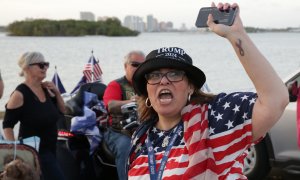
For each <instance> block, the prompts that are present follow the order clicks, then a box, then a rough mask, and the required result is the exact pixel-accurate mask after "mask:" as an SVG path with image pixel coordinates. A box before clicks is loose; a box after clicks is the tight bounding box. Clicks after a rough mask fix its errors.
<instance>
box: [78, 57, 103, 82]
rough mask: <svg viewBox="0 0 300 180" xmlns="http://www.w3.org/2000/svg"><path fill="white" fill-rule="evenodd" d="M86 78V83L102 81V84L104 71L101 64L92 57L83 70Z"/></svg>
mask: <svg viewBox="0 0 300 180" xmlns="http://www.w3.org/2000/svg"><path fill="white" fill-rule="evenodd" d="M83 74H84V77H85V78H86V83H89V82H94V81H101V82H102V70H101V68H100V66H99V63H98V62H97V61H96V59H95V57H94V56H93V55H92V56H91V57H90V59H89V61H88V63H87V64H86V65H85V67H84V70H83Z"/></svg>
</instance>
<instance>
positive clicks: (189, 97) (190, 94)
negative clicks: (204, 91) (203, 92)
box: [188, 93, 193, 102]
mask: <svg viewBox="0 0 300 180" xmlns="http://www.w3.org/2000/svg"><path fill="white" fill-rule="evenodd" d="M192 94H193V93H189V95H188V102H190V101H191V97H192Z"/></svg>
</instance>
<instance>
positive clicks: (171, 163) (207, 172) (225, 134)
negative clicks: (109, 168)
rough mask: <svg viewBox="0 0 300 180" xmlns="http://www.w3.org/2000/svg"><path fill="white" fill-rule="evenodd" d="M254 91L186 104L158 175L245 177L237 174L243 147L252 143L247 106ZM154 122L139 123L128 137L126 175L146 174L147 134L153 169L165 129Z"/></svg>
mask: <svg viewBox="0 0 300 180" xmlns="http://www.w3.org/2000/svg"><path fill="white" fill-rule="evenodd" d="M256 98H257V95H256V94H255V93H252V92H236V93H231V94H225V93H221V94H219V95H217V96H216V97H215V98H214V100H213V101H212V102H210V103H209V104H203V105H193V104H189V105H187V106H186V107H184V109H183V110H182V112H181V114H182V122H181V123H183V127H184V128H183V132H179V134H180V135H179V136H178V139H176V141H175V143H174V145H173V146H172V148H171V150H170V154H169V156H168V161H167V163H166V166H165V168H164V171H163V175H162V179H163V180H177V179H197V180H199V179H200V180H204V179H205V180H214V179H230V180H235V179H247V178H246V176H244V175H243V162H244V158H245V157H246V156H247V154H246V153H245V150H246V149H247V148H249V147H250V145H251V144H252V124H251V123H252V120H251V118H252V109H253V106H254V103H255V101H256ZM155 123H156V121H155V120H150V121H146V122H145V123H144V124H142V125H141V126H140V127H139V128H138V129H137V130H136V132H135V133H134V134H133V136H132V147H131V150H130V155H129V159H128V166H127V170H128V178H129V179H130V180H137V179H139V180H141V179H145V180H146V179H150V174H149V168H148V166H149V164H148V151H147V147H146V144H145V140H146V139H147V136H149V137H150V140H151V141H152V145H153V148H154V152H155V159H156V169H157V170H158V168H159V166H160V163H161V160H162V157H163V154H164V152H165V147H166V144H167V143H168V138H166V137H168V136H171V135H172V133H174V131H175V129H176V128H177V126H176V127H175V128H173V129H171V130H170V131H169V132H163V131H160V130H158V129H156V128H155V127H154V126H155Z"/></svg>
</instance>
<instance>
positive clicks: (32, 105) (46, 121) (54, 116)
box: [3, 84, 60, 154]
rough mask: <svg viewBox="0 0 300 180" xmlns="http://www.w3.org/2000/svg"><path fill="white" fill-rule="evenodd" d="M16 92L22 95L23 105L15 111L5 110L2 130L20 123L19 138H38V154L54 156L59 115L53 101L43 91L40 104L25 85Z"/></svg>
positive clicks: (20, 86) (21, 85)
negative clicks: (43, 95) (42, 99)
mask: <svg viewBox="0 0 300 180" xmlns="http://www.w3.org/2000/svg"><path fill="white" fill-rule="evenodd" d="M16 90H18V91H20V92H21V93H22V94H23V98H24V103H23V105H22V106H21V107H19V108H17V109H7V108H6V112H5V117H4V121H3V128H7V127H10V128H13V127H14V126H15V124H16V123H17V122H18V121H20V128H19V138H27V137H30V136H39V137H40V138H41V142H40V150H39V152H45V151H49V150H50V151H51V152H53V153H54V154H55V152H56V141H57V127H56V122H57V120H58V118H59V115H60V114H59V110H58V109H57V106H56V102H55V100H54V99H52V98H51V97H50V96H49V94H48V92H47V91H46V90H44V92H45V95H46V101H45V102H41V101H40V100H39V99H38V97H37V96H36V95H35V94H34V93H33V92H32V91H31V89H30V88H29V87H28V86H27V85H25V84H20V85H19V86H18V87H17V88H16Z"/></svg>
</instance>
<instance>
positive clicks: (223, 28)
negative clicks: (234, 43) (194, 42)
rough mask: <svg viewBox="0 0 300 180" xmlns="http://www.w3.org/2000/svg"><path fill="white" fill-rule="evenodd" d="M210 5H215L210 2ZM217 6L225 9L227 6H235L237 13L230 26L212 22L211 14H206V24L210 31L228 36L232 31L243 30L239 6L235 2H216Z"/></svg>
mask: <svg viewBox="0 0 300 180" xmlns="http://www.w3.org/2000/svg"><path fill="white" fill-rule="evenodd" d="M211 6H212V7H216V5H215V4H214V3H212V5H211ZM217 8H218V9H220V10H227V9H229V8H236V11H237V13H236V16H235V19H234V22H233V24H232V25H231V26H227V25H224V24H216V23H214V19H213V16H212V15H211V14H210V15H209V16H208V20H207V25H208V27H209V29H210V30H211V31H212V32H214V33H216V34H218V35H219V36H222V37H225V38H228V36H229V35H231V34H232V33H235V32H242V31H244V27H243V23H242V21H241V18H240V9H239V7H238V5H237V4H236V3H234V4H232V5H230V4H229V3H225V4H223V3H218V6H217Z"/></svg>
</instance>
